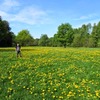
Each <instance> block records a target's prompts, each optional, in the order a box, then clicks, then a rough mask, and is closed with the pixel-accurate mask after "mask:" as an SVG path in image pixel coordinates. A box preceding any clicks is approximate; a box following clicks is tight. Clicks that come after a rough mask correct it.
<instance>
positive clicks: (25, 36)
mask: <svg viewBox="0 0 100 100" xmlns="http://www.w3.org/2000/svg"><path fill="white" fill-rule="evenodd" d="M16 41H17V42H19V43H20V44H21V45H22V46H31V45H33V42H34V39H33V37H32V36H31V35H30V33H29V31H28V30H22V31H20V32H19V33H18V35H17V36H16Z"/></svg>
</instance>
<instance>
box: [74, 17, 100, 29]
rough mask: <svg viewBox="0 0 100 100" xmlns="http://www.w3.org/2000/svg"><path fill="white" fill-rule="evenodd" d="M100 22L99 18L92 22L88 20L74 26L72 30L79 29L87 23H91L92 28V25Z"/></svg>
mask: <svg viewBox="0 0 100 100" xmlns="http://www.w3.org/2000/svg"><path fill="white" fill-rule="evenodd" d="M99 21H100V19H99V18H97V19H93V20H90V21H84V22H81V23H80V24H76V25H75V26H74V28H79V27H81V26H82V25H83V24H86V25H87V24H89V23H91V25H92V26H93V25H94V23H96V24H97V23H98V22H99Z"/></svg>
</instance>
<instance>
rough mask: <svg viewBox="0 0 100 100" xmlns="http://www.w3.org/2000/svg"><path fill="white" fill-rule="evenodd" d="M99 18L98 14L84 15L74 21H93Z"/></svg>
mask: <svg viewBox="0 0 100 100" xmlns="http://www.w3.org/2000/svg"><path fill="white" fill-rule="evenodd" d="M97 16H98V15H97V14H90V15H83V16H80V17H79V18H75V19H73V20H87V19H88V20H89V19H92V18H94V17H97Z"/></svg>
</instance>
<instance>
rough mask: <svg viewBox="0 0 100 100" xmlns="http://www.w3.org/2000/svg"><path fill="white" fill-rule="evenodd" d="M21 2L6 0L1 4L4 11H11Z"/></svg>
mask: <svg viewBox="0 0 100 100" xmlns="http://www.w3.org/2000/svg"><path fill="white" fill-rule="evenodd" d="M19 5H20V4H19V2H18V1H17V0H4V1H3V3H1V5H0V10H2V11H10V10H12V8H14V7H17V6H19Z"/></svg>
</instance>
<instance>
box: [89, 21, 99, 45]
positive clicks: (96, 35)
mask: <svg viewBox="0 0 100 100" xmlns="http://www.w3.org/2000/svg"><path fill="white" fill-rule="evenodd" d="M91 37H92V40H93V44H94V45H93V46H94V47H99V46H100V22H99V23H98V24H97V25H96V24H94V26H93V30H92V34H91Z"/></svg>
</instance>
